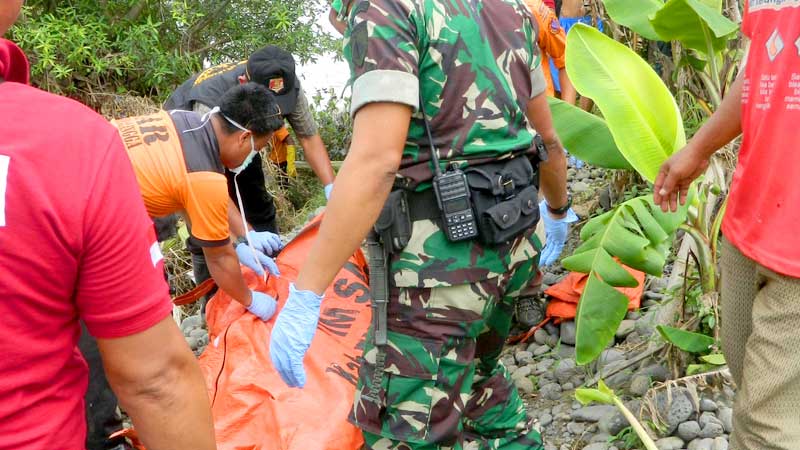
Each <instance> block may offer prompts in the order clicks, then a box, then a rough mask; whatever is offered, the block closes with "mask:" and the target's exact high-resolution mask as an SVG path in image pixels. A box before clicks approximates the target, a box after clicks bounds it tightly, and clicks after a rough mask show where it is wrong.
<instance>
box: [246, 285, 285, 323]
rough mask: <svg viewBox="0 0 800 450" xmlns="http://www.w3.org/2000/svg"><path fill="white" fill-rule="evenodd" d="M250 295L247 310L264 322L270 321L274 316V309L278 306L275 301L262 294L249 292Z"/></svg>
mask: <svg viewBox="0 0 800 450" xmlns="http://www.w3.org/2000/svg"><path fill="white" fill-rule="evenodd" d="M250 294H251V295H252V297H251V298H252V300H251V301H250V305H249V306H248V307H247V310H248V311H250V312H251V313H253V315H255V316H257V317H258V318H259V319H261V320H263V321H264V322H266V321H268V320H269V319H271V318H272V316H273V315H274V314H275V308H277V306H278V303H277V302H276V301H275V299H274V298H272V297H270V296H269V295H267V294H265V293H263V292H258V291H250Z"/></svg>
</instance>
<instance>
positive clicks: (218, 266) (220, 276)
mask: <svg viewBox="0 0 800 450" xmlns="http://www.w3.org/2000/svg"><path fill="white" fill-rule="evenodd" d="M203 254H204V255H205V257H206V262H207V263H208V271H209V272H210V273H211V277H212V278H214V281H216V282H217V286H219V287H220V288H222V290H223V291H225V293H226V294H228V295H230V296H231V297H233V299H234V300H236V301H237V302H239V303H241V304H242V305H244V306H245V307H247V306H250V302H251V301H252V298H251V293H250V288H248V287H247V283H245V281H244V278H243V277H242V270H241V268H240V267H239V258H238V257H237V256H236V252H235V251H234V250H233V246H231V245H223V246H220V247H203Z"/></svg>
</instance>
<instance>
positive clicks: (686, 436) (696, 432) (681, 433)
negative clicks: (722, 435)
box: [678, 420, 700, 442]
mask: <svg viewBox="0 0 800 450" xmlns="http://www.w3.org/2000/svg"><path fill="white" fill-rule="evenodd" d="M698 436H700V424H699V423H697V421H696V420H690V421H688V422H683V423H682V424H680V425H678V437H680V438H681V439H683V440H684V441H686V442H689V441H691V440H692V439H695V438H697V437H698Z"/></svg>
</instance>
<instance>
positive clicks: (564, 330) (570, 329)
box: [561, 320, 576, 345]
mask: <svg viewBox="0 0 800 450" xmlns="http://www.w3.org/2000/svg"><path fill="white" fill-rule="evenodd" d="M575 331H576V328H575V321H574V320H567V321H565V322H561V343H562V344H568V345H575Z"/></svg>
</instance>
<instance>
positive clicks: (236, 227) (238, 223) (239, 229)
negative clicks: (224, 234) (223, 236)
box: [228, 199, 250, 241]
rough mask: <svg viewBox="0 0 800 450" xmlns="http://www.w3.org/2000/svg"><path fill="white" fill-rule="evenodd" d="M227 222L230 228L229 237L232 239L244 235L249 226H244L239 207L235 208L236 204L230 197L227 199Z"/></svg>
mask: <svg viewBox="0 0 800 450" xmlns="http://www.w3.org/2000/svg"><path fill="white" fill-rule="evenodd" d="M228 224H229V227H230V229H231V239H232V240H234V241H235V240H236V239H238V238H240V237H242V236H244V235H245V233H246V232H247V230H248V229H249V228H250V227H249V225H248V227H247V228H245V224H244V222H242V214H241V213H240V212H239V208H237V207H236V204H234V203H233V200H230V199H229V200H228Z"/></svg>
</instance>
